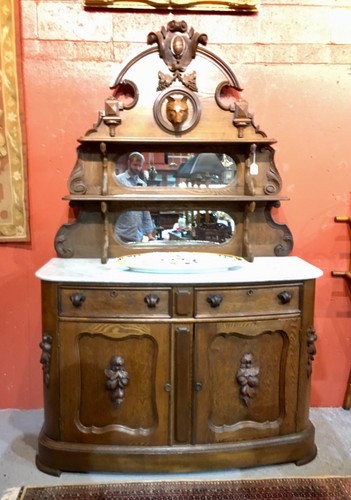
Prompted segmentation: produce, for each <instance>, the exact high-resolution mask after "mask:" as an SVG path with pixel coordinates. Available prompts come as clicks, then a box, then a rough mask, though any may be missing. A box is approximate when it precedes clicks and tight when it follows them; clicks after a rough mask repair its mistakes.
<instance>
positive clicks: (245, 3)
mask: <svg viewBox="0 0 351 500" xmlns="http://www.w3.org/2000/svg"><path fill="white" fill-rule="evenodd" d="M258 4H259V0H234V1H231V0H83V6H84V7H85V8H87V9H89V8H104V9H160V10H163V9H167V10H199V11H230V12H235V13H242V14H253V13H256V12H258Z"/></svg>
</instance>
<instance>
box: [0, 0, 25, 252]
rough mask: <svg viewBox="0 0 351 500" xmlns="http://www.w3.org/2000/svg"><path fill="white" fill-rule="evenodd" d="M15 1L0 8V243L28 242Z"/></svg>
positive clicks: (10, 1) (19, 42)
mask: <svg viewBox="0 0 351 500" xmlns="http://www.w3.org/2000/svg"><path fill="white" fill-rule="evenodd" d="M19 4H20V2H18V0H1V9H0V34H1V36H0V69H1V78H0V242H16V243H18V242H26V241H29V240H30V232H29V215H28V205H27V201H28V196H27V194H28V191H27V189H28V187H27V175H26V173H27V164H26V155H25V137H24V120H23V109H24V107H23V100H22V90H23V85H22V66H21V64H22V61H21V45H20V44H21V37H20V25H19V21H20V13H19V10H18V9H19Z"/></svg>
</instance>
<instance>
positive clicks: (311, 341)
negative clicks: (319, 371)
mask: <svg viewBox="0 0 351 500" xmlns="http://www.w3.org/2000/svg"><path fill="white" fill-rule="evenodd" d="M316 340H317V335H316V331H315V329H314V327H313V326H310V327H309V328H308V329H307V377H308V378H310V376H311V375H312V363H313V361H314V357H315V355H316V353H317V349H316V345H315V342H316Z"/></svg>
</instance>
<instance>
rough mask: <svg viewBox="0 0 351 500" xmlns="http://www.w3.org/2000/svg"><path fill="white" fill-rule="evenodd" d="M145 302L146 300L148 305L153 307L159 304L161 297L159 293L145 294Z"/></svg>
mask: <svg viewBox="0 0 351 500" xmlns="http://www.w3.org/2000/svg"><path fill="white" fill-rule="evenodd" d="M144 302H146V304H147V306H148V307H150V308H153V307H156V306H157V304H158V303H159V302H160V297H159V296H158V295H154V294H152V293H150V294H149V295H146V296H145V298H144Z"/></svg>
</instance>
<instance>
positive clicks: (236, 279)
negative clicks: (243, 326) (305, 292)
mask: <svg viewBox="0 0 351 500" xmlns="http://www.w3.org/2000/svg"><path fill="white" fill-rule="evenodd" d="M322 275H323V272H322V271H321V270H320V269H318V268H317V267H315V266H313V265H311V264H309V263H308V262H306V261H304V260H302V259H300V258H299V257H256V258H255V260H254V262H252V263H250V262H246V261H245V263H244V265H243V266H242V267H241V268H239V269H234V270H227V271H225V272H217V273H203V274H201V273H196V274H188V273H187V274H181V273H179V274H174V273H172V274H159V273H142V272H135V271H130V270H129V269H121V267H120V266H118V265H117V263H116V259H109V260H108V262H107V263H106V264H102V263H101V261H100V260H99V259H62V258H53V259H51V260H50V261H49V262H48V263H47V264H45V265H44V266H43V267H41V268H40V269H39V270H38V271H37V272H36V276H37V277H38V278H39V279H40V280H43V281H54V282H71V283H72V282H82V283H106V284H109V283H110V284H116V283H121V284H124V283H127V284H129V283H130V284H156V283H159V284H170V285H171V284H194V285H195V284H208V283H223V284H231V283H261V282H270V281H274V282H276V281H297V280H310V279H315V278H319V277H320V276H322Z"/></svg>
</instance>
